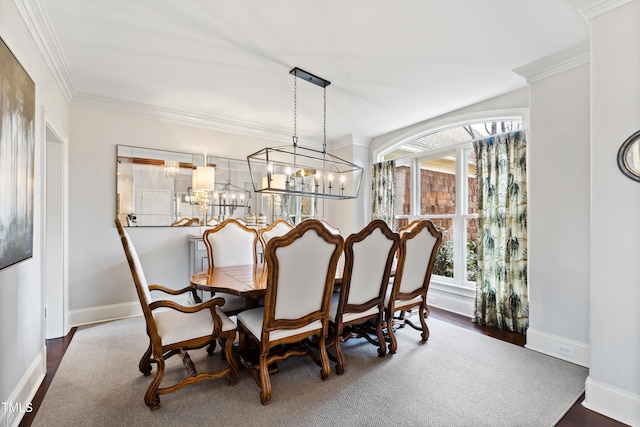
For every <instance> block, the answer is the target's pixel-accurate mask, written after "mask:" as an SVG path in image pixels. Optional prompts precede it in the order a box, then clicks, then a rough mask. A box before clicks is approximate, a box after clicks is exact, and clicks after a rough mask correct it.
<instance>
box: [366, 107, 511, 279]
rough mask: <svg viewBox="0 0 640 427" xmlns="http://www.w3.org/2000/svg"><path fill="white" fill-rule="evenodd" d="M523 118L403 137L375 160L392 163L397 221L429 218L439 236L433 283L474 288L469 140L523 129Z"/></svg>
mask: <svg viewBox="0 0 640 427" xmlns="http://www.w3.org/2000/svg"><path fill="white" fill-rule="evenodd" d="M522 122H523V120H522V116H517V117H514V116H509V117H494V118H491V119H484V120H477V121H470V122H466V123H462V124H460V123H459V122H458V124H456V125H454V126H450V127H439V128H438V129H436V130H432V131H426V132H422V133H420V134H418V135H415V136H412V137H409V138H405V139H404V141H402V142H400V143H397V144H394V145H393V146H392V147H390V148H388V149H387V150H386V151H384V152H382V153H381V154H380V155H379V156H378V158H379V160H395V167H396V204H395V216H394V219H395V222H396V224H395V225H396V227H397V228H399V227H401V226H403V225H405V224H408V223H409V222H411V221H412V220H414V219H419V218H426V219H429V220H431V221H432V222H433V223H434V225H436V227H438V228H439V229H440V230H441V231H442V232H443V243H442V245H441V247H440V249H439V251H438V254H437V257H436V265H435V267H434V274H435V275H436V276H437V277H435V278H434V279H435V280H436V281H437V282H440V283H445V284H450V285H454V286H461V287H467V288H470V287H475V281H476V274H477V264H476V262H475V261H476V258H475V257H476V241H477V236H478V234H477V233H478V206H477V200H478V199H477V196H476V155H475V152H474V148H473V142H474V141H477V140H481V139H483V138H486V137H488V136H491V135H499V134H503V133H508V132H512V131H515V130H519V129H521V128H522Z"/></svg>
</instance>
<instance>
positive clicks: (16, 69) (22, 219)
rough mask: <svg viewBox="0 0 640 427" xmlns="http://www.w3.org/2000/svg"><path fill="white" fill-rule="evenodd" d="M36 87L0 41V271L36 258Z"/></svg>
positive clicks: (0, 40)
mask: <svg viewBox="0 0 640 427" xmlns="http://www.w3.org/2000/svg"><path fill="white" fill-rule="evenodd" d="M35 98H36V87H35V84H34V82H33V80H31V78H30V77H29V75H28V74H27V72H26V71H25V70H24V68H22V65H20V63H19V62H18V60H17V59H16V57H15V56H13V53H11V51H10V50H9V48H8V47H7V45H6V44H5V43H4V41H3V40H2V39H0V269H3V268H5V267H8V266H10V265H13V264H15V263H18V262H20V261H23V260H25V259H28V258H31V257H32V256H33V200H34V199H33V192H34V187H33V185H34V182H33V172H34V150H35V105H36V104H35Z"/></svg>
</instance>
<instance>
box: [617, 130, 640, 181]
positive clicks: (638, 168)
mask: <svg viewBox="0 0 640 427" xmlns="http://www.w3.org/2000/svg"><path fill="white" fill-rule="evenodd" d="M636 144H640V130H639V131H637V132H635V133H634V134H632V135H631V136H630V137H629V138H627V139H626V140H625V141H624V142H623V143H622V145H621V146H620V149H619V150H618V167H619V168H620V171H622V173H623V174H624V175H626V176H627V177H629V178H631V179H633V180H634V181H638V182H640V165H633V164H630V163H629V162H628V160H627V158H628V154H629V151H630V150H631V149H632V148H633V146H634V145H636Z"/></svg>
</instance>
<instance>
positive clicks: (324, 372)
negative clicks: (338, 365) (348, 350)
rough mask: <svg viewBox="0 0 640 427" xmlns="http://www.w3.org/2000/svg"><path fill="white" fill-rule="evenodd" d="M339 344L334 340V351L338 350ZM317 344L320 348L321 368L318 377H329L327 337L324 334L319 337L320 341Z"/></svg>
mask: <svg viewBox="0 0 640 427" xmlns="http://www.w3.org/2000/svg"><path fill="white" fill-rule="evenodd" d="M339 345H340V344H339V343H338V342H336V352H337V351H338V348H339ZM318 346H319V348H320V360H321V361H322V369H321V370H320V377H321V378H322V379H323V380H326V379H328V378H329V375H331V365H330V364H329V354H328V353H327V337H326V336H322V337H320V342H319V343H318Z"/></svg>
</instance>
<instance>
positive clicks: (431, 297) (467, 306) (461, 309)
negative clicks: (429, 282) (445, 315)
mask: <svg viewBox="0 0 640 427" xmlns="http://www.w3.org/2000/svg"><path fill="white" fill-rule="evenodd" d="M427 305H429V306H430V307H436V308H441V309H443V310H447V311H450V312H452V313H456V314H460V315H462V316H466V317H473V312H474V310H475V299H474V298H467V297H465V296H463V295H455V294H452V293H449V292H443V291H441V290H438V289H433V288H431V289H429V293H428V294H427Z"/></svg>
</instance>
